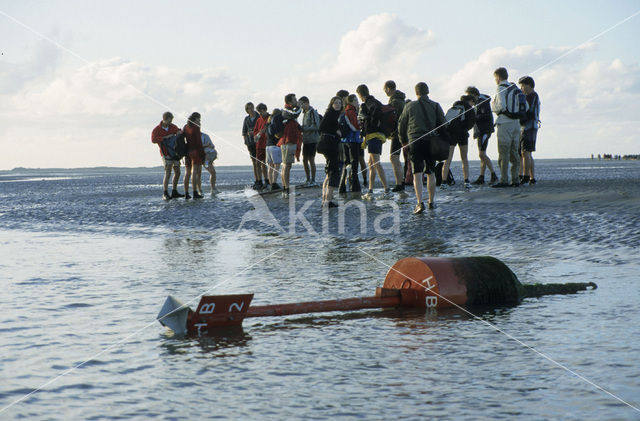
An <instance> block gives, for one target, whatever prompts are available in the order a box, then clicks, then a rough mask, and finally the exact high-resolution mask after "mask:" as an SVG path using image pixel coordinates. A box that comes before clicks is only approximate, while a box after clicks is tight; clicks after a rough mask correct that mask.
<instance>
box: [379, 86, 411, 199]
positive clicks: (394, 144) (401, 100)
mask: <svg viewBox="0 0 640 421" xmlns="http://www.w3.org/2000/svg"><path fill="white" fill-rule="evenodd" d="M383 89H384V93H385V94H387V96H388V97H389V105H391V106H392V107H393V108H394V109H395V110H396V116H398V117H400V116H401V115H402V110H403V109H404V104H405V99H406V98H407V96H406V95H405V94H404V92H402V91H399V90H397V89H396V83H395V82H394V81H393V80H388V81H386V82H385V84H384V87H383ZM402 150H403V149H402V143H400V138H399V137H398V125H397V123H396V128H395V130H394V131H393V132H392V133H391V151H390V153H389V160H390V161H391V167H392V168H393V176H394V177H395V180H396V185H395V186H394V187H393V188H392V189H391V191H392V192H401V191H404V173H403V168H402V164H401V163H400V153H401V152H402ZM405 159H406V156H405Z"/></svg>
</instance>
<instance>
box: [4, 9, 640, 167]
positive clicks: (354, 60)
mask: <svg viewBox="0 0 640 421" xmlns="http://www.w3.org/2000/svg"><path fill="white" fill-rule="evenodd" d="M639 12H640V1H637V0H636V1H563V2H557V1H554V2H551V1H538V2H533V3H532V2H514V1H491V2H488V1H480V2H478V1H456V2H446V3H445V2H440V1H438V2H434V1H401V2H389V1H371V0H369V1H349V2H346V1H342V2H338V1H332V0H329V1H322V2H319V1H316V2H310V1H297V2H293V1H280V0H273V1H271V2H266V3H265V2H260V3H259V2H251V1H243V2H229V1H224V2H222V1H195V0H194V1H191V2H189V3H188V6H185V3H184V2H174V1H157V0H156V1H135V0H134V1H120V0H113V1H109V2H86V1H75V0H71V1H56V0H51V1H46V2H45V1H30V0H25V1H20V2H15V1H8V0H0V52H1V55H0V147H1V148H2V151H3V152H2V157H3V159H2V160H0V170H10V169H12V168H15V167H27V168H52V167H55V168H77V167H94V166H112V167H152V166H158V165H161V160H160V154H159V152H158V147H157V146H156V145H154V144H152V143H151V140H150V139H151V130H152V129H153V128H154V127H155V126H156V125H157V124H158V123H159V122H160V119H161V115H162V113H163V112H164V111H167V110H170V111H172V112H173V114H174V115H175V116H176V117H175V119H174V123H175V124H177V125H178V126H180V127H182V126H183V125H184V124H185V122H186V117H187V116H188V115H189V114H190V113H191V112H193V111H198V112H200V113H201V114H202V130H203V132H205V133H208V134H209V135H210V136H211V137H212V139H213V142H214V144H215V145H216V149H217V150H218V152H219V159H218V161H216V163H217V165H249V164H250V161H249V158H248V154H247V152H246V149H245V147H244V145H243V139H242V136H241V127H242V121H243V118H244V115H245V113H244V104H245V103H246V102H247V101H252V102H254V103H255V104H257V103H259V102H264V103H265V104H267V106H268V107H269V109H272V108H275V107H281V106H282V105H283V103H284V95H285V94H287V93H290V92H293V93H296V94H297V95H298V97H300V96H302V95H306V96H308V97H309V98H310V100H311V105H312V106H314V107H315V108H317V109H319V110H320V112H321V113H323V112H324V110H325V108H326V106H327V104H328V102H329V100H330V98H331V97H332V96H333V95H334V94H335V93H336V91H338V90H339V89H347V90H348V91H350V92H354V91H355V88H356V86H357V85H359V84H360V83H366V84H367V85H368V86H369V88H370V90H371V93H372V94H373V95H374V96H375V97H377V98H378V99H380V100H381V101H382V102H386V101H387V97H386V95H385V94H384V92H383V90H382V86H383V84H384V82H385V81H386V80H389V79H391V80H394V81H395V82H396V84H397V86H398V89H400V90H401V91H403V92H405V93H406V94H407V96H408V97H409V98H415V94H414V86H415V84H416V83H417V82H420V81H424V82H427V84H428V85H429V88H430V98H431V99H433V100H435V101H437V102H439V103H440V104H441V105H442V107H443V109H444V110H445V111H446V110H447V108H449V107H450V106H451V104H452V103H453V102H454V101H455V100H457V99H458V98H459V96H460V95H461V94H462V93H463V92H464V90H465V88H466V87H467V86H469V85H474V86H476V87H478V88H479V89H480V91H481V92H483V93H486V94H488V95H491V96H493V95H494V93H495V91H496V85H495V81H494V79H493V70H495V69H496V68H497V67H506V68H507V70H508V71H509V79H510V80H511V81H517V79H518V78H519V77H521V76H524V75H530V76H532V77H533V78H534V80H535V81H536V91H537V92H538V94H539V96H540V101H541V104H542V107H541V108H542V111H541V116H540V119H541V122H542V126H541V128H540V130H539V133H538V140H537V151H536V152H535V153H534V157H536V158H581V157H590V156H591V154H596V155H597V154H599V153H602V154H604V153H611V154H638V153H640V124H639V123H640V62H639V60H640V46H639V43H638V41H637V40H638V39H640V13H639ZM625 19H627V20H626V21H625ZM487 152H488V155H489V156H490V157H491V158H492V159H497V146H496V140H495V135H494V136H493V137H492V138H491V140H490V143H489V149H488V151H487ZM469 156H470V158H471V159H476V158H477V147H476V145H475V142H471V143H470V147H469ZM454 159H457V154H456V156H455V157H454ZM320 160H321V158H320ZM383 160H388V146H386V147H385V149H384V150H383Z"/></svg>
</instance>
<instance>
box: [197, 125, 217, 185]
mask: <svg viewBox="0 0 640 421" xmlns="http://www.w3.org/2000/svg"><path fill="white" fill-rule="evenodd" d="M200 135H201V136H202V147H203V148H204V168H205V169H206V170H207V172H209V184H210V185H211V194H212V195H213V194H215V192H216V169H215V168H214V167H213V161H215V160H216V159H217V158H218V151H216V148H215V147H214V146H213V142H212V141H211V138H210V137H209V135H208V134H206V133H200Z"/></svg>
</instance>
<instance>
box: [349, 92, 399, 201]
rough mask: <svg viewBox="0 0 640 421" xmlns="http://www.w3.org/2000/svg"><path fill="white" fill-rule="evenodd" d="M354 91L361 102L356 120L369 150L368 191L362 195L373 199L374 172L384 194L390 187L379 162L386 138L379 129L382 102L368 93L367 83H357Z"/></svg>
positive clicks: (364, 144) (365, 145)
mask: <svg viewBox="0 0 640 421" xmlns="http://www.w3.org/2000/svg"><path fill="white" fill-rule="evenodd" d="M356 93H357V94H358V96H359V97H360V101H362V104H361V105H360V112H359V113H358V120H360V121H361V124H360V126H361V130H362V133H363V135H364V142H363V144H362V146H363V147H366V148H367V150H368V151H369V191H368V192H367V194H365V195H364V196H363V197H364V199H367V200H371V199H373V185H374V183H375V174H376V173H377V174H378V176H379V177H380V182H381V183H382V187H384V195H385V196H387V195H388V194H389V193H390V192H391V189H389V187H388V186H387V177H386V176H385V174H384V169H383V168H382V165H381V164H380V155H381V154H382V144H383V143H384V142H385V141H386V140H387V138H386V136H385V135H384V133H383V132H382V129H381V117H382V103H381V102H380V101H378V100H377V99H375V98H374V97H373V95H370V94H369V88H368V87H367V85H359V86H358V87H357V88H356Z"/></svg>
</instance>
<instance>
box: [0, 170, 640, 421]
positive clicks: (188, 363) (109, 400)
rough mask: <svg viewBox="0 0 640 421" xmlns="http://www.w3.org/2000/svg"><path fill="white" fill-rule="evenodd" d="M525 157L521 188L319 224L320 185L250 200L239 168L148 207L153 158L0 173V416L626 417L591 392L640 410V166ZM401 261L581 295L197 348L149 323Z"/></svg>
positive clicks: (257, 334) (288, 327) (343, 321)
mask: <svg viewBox="0 0 640 421" xmlns="http://www.w3.org/2000/svg"><path fill="white" fill-rule="evenodd" d="M536 164H537V168H536V169H537V174H538V179H539V183H538V184H537V185H535V186H532V187H523V188H519V189H499V190H496V189H490V188H488V187H484V188H480V189H474V190H473V191H470V192H465V191H463V189H462V188H461V187H460V185H459V184H458V185H456V186H455V187H454V188H453V189H450V190H448V191H446V192H440V191H438V192H437V195H436V203H437V205H438V207H437V209H436V210H435V211H434V212H432V213H425V214H423V215H420V216H413V215H411V210H412V208H413V205H414V200H415V199H414V198H413V195H412V194H407V195H406V197H398V198H397V199H395V200H392V201H390V202H385V201H380V200H378V201H374V202H360V201H359V200H352V201H350V202H349V204H348V205H347V206H342V207H341V209H343V211H336V212H333V211H332V213H331V214H324V215H323V213H322V212H321V211H320V208H319V200H318V196H319V191H318V190H317V189H303V190H298V194H299V195H298V196H295V203H293V204H292V202H291V201H286V200H284V199H281V198H279V197H277V196H264V197H262V198H260V197H259V196H248V195H247V194H246V193H245V191H244V183H245V182H247V181H248V175H249V171H248V170H247V169H242V168H241V169H238V168H233V169H231V168H222V169H219V189H220V190H221V193H220V194H219V195H218V196H216V197H209V196H207V197H206V198H205V199H203V200H201V201H193V200H192V201H188V202H187V201H184V200H172V201H169V202H163V201H162V200H161V198H160V193H161V192H160V182H161V174H160V170H159V169H157V168H154V169H109V168H101V169H91V170H89V169H86V170H17V171H10V172H0V224H1V225H0V226H1V227H2V228H0V244H1V246H2V249H1V251H2V253H1V254H0V256H1V257H0V274H1V275H0V277H2V284H1V285H2V286H3V291H2V293H0V306H1V308H2V309H3V313H2V315H0V349H2V352H1V353H0V379H1V381H0V411H2V412H0V419H16V418H17V419H19V418H28V419H119V418H151V417H161V418H165V419H194V418H217V419H274V420H279V419H336V418H341V419H389V418H397V419H425V418H436V417H437V418H457V419H514V418H517V419H549V418H554V419H558V418H562V419H594V418H596V419H639V418H640V412H638V411H637V410H635V409H633V408H632V407H630V406H627V405H625V404H624V403H622V402H620V400H618V399H616V398H615V397H613V396H611V395H609V394H607V393H606V392H604V391H602V390H600V389H598V388H597V387H595V386H594V385H593V384H595V385H597V386H599V387H601V388H603V389H605V390H606V391H608V392H610V393H611V394H613V395H615V396H616V397H618V398H619V399H622V400H624V401H626V402H628V403H629V404H631V405H633V406H635V407H640V376H638V374H639V373H638V365H637V363H636V355H637V350H638V348H639V346H640V311H639V310H638V303H639V302H640V293H639V288H638V285H639V284H638V282H640V281H639V280H638V273H639V272H640V256H639V253H638V251H637V250H638V247H639V246H640V218H639V215H640V212H639V211H640V194H639V193H640V187H638V183H639V181H640V163H638V162H627V161H592V160H538V161H537V162H536ZM477 166H478V165H477V163H472V171H473V170H476V171H477ZM453 171H454V174H455V175H456V176H458V175H459V174H460V169H459V167H458V166H457V165H454V167H453ZM387 174H388V175H389V174H391V173H390V171H387ZM293 177H294V178H295V179H298V180H300V178H301V177H302V174H301V171H300V170H299V169H297V170H296V171H294V173H293ZM205 179H206V178H205ZM205 184H206V183H205ZM263 199H264V200H263ZM343 205H344V204H343ZM292 206H293V208H294V209H295V212H291V207H292ZM305 206H307V207H306V208H305ZM345 208H346V211H344V209H345ZM256 209H258V211H259V212H261V213H258V212H256ZM296 212H301V214H298V218H297V219H295V218H294V223H291V220H290V218H291V217H292V215H294V216H295V214H296ZM340 212H344V213H343V214H341V213H340ZM363 213H364V214H365V224H360V221H361V220H360V217H361V216H362V214H363ZM265 215H270V216H271V217H270V219H267V218H265ZM243 217H244V218H245V219H244V221H243ZM323 218H324V226H323ZM341 218H342V219H341ZM341 220H342V221H344V224H341V222H340V221H341ZM418 255H431V256H464V255H491V256H495V257H497V258H499V259H501V260H502V261H504V262H505V263H506V264H507V265H508V266H509V267H510V268H511V269H512V270H513V271H514V272H515V273H516V274H517V275H518V277H519V279H520V280H521V281H522V282H523V283H532V282H542V283H548V282H587V281H594V282H596V283H597V284H598V289H597V290H595V291H588V292H582V293H579V294H576V295H569V296H548V297H542V298H540V299H528V300H525V301H524V302H523V303H522V304H521V305H519V306H517V307H501V308H492V309H486V308H484V309H471V310H472V311H473V312H474V314H476V315H477V316H479V319H478V318H473V317H471V316H470V315H469V314H467V313H464V312H462V311H460V310H455V311H445V312H440V313H439V314H433V313H428V314H425V313H419V312H415V311H371V310H369V311H361V312H353V313H328V314H315V315H310V316H290V317H278V318H270V319H247V320H245V322H244V329H243V330H242V331H241V332H232V333H231V332H228V333H225V334H223V335H219V336H215V337H211V338H180V337H175V336H173V335H172V334H171V333H170V332H169V331H167V330H166V329H165V328H163V327H162V326H160V325H159V324H158V323H157V322H156V321H155V316H156V314H157V312H158V310H159V309H160V306H161V305H162V303H163V302H164V299H165V298H166V296H167V295H169V294H171V295H174V296H175V297H178V298H180V299H182V300H183V301H185V302H187V301H190V300H191V301H192V302H191V306H192V308H194V307H195V306H196V304H197V300H198V299H199V297H200V295H202V294H205V293H206V294H223V293H245V292H251V293H255V298H254V304H267V303H279V302H292V301H308V300H315V299H329V298H345V297H352V296H363V295H372V294H373V293H374V291H375V287H377V286H380V285H381V284H382V282H383V280H384V277H385V274H386V272H387V270H388V266H389V265H392V264H393V263H394V262H395V261H396V260H398V259H400V258H403V257H407V256H418ZM487 322H488V323H490V324H491V325H489V324H488V323H487ZM492 326H493V327H492ZM496 328H499V329H500V330H502V331H503V332H504V333H506V334H508V335H511V336H512V337H509V336H507V335H506V334H503V333H500V332H498V331H497V330H496ZM513 338H516V339H517V340H518V341H520V342H517V341H515V340H514V339H513ZM523 344H526V345H528V346H530V347H532V348H534V349H535V351H534V350H532V349H530V348H527V347H525V346H524V345H523ZM536 351H537V352H536ZM538 352H539V353H538ZM541 354H544V355H545V356H547V357H548V358H549V359H551V360H554V361H556V362H557V363H558V364H561V365H563V366H565V367H566V369H563V368H560V367H559V366H558V365H556V364H554V363H553V362H551V361H550V360H549V359H546V358H545V357H544V356H542V355H541ZM85 362H86V363H85ZM80 364H82V365H81V366H80V367H79V368H77V369H74V370H72V371H70V372H68V370H70V369H72V368H74V367H76V366H78V365H80ZM568 370H571V371H573V372H574V373H575V374H572V373H571V372H569V371H568ZM65 373H67V374H66V375H64V376H63V377H58V376H61V375H63V374H65ZM576 374H578V375H580V376H582V377H583V379H581V378H579V377H577V376H576ZM585 379H586V380H588V381H590V382H592V383H593V384H589V383H588V382H587V381H586V380H585ZM48 382H50V383H49V384H47V383H48ZM45 384H46V385H45ZM43 385H45V386H44V387H42V388H41V389H40V390H38V391H37V392H36V393H33V394H32V395H30V396H29V397H27V398H25V399H24V400H21V401H19V402H17V403H15V404H13V405H12V403H13V402H15V401H16V400H18V399H21V398H23V397H24V396H25V395H26V394H28V393H30V392H32V391H33V390H34V389H36V388H39V387H41V386H43ZM8 405H12V406H10V407H9V408H7V406H8ZM3 408H6V409H3Z"/></svg>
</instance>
